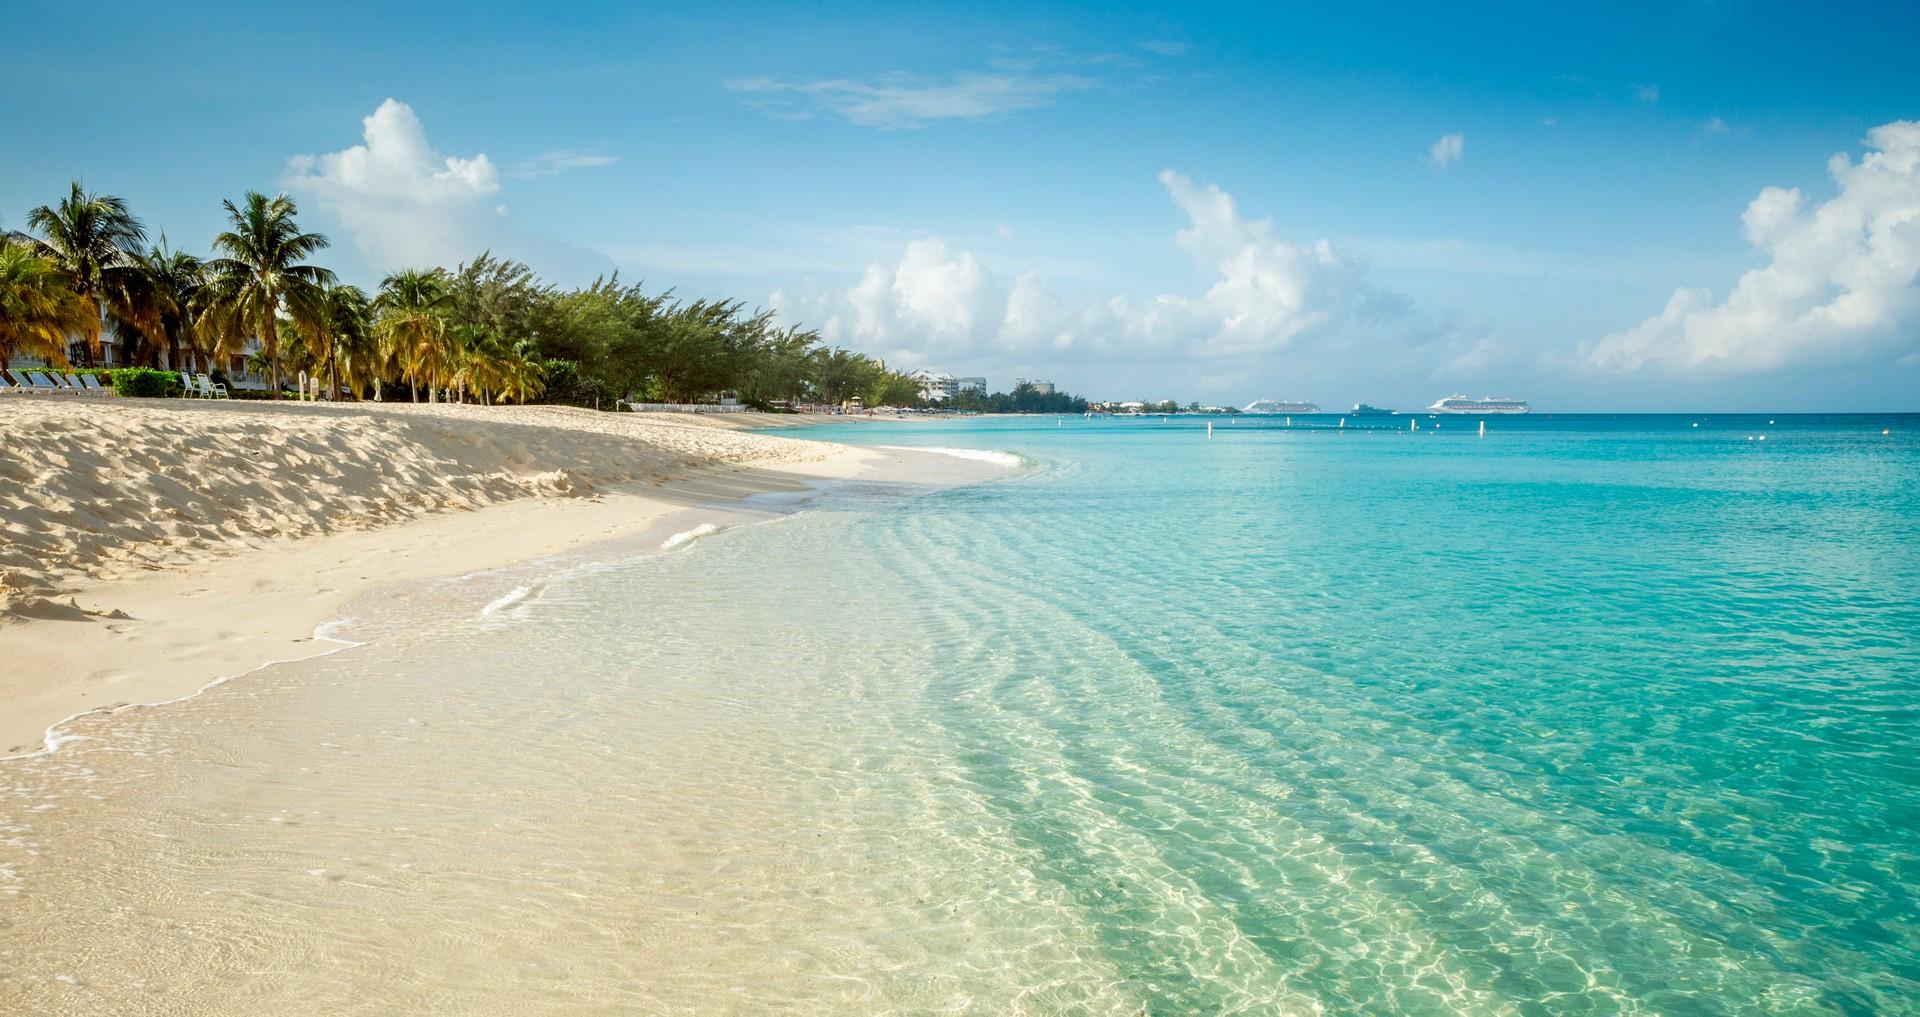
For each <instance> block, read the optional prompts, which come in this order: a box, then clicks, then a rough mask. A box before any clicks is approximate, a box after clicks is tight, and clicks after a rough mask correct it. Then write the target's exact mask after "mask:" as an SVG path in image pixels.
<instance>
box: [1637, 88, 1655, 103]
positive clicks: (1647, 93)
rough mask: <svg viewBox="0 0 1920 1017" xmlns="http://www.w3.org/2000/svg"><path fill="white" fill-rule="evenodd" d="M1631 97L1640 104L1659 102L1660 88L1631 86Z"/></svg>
mask: <svg viewBox="0 0 1920 1017" xmlns="http://www.w3.org/2000/svg"><path fill="white" fill-rule="evenodd" d="M1633 97H1634V98H1636V99H1638V100H1640V101H1641V102H1659V101H1660V86H1659V85H1635V86H1633Z"/></svg>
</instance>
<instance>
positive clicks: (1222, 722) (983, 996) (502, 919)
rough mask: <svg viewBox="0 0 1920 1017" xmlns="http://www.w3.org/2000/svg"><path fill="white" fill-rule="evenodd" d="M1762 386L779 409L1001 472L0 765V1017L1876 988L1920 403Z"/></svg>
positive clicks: (1909, 796) (1449, 1008)
mask: <svg viewBox="0 0 1920 1017" xmlns="http://www.w3.org/2000/svg"><path fill="white" fill-rule="evenodd" d="M1695 420H1699V421H1700V422H1701V427H1699V428H1694V427H1692V426H1691V425H1692V423H1693V422H1694V421H1695ZM1774 420H1775V423H1773V424H1768V423H1767V420H1766V418H1724V417H1700V418H1692V417H1684V418H1561V419H1554V420H1549V419H1546V418H1528V419H1521V420H1514V419H1500V420H1495V421H1493V422H1491V424H1490V431H1491V432H1492V433H1490V434H1489V435H1488V436H1487V437H1486V438H1484V439H1480V438H1475V437H1473V436H1471V435H1470V434H1469V433H1467V432H1468V430H1469V427H1470V425H1469V422H1466V421H1443V422H1442V423H1443V425H1445V426H1443V427H1442V429H1441V430H1440V431H1439V433H1437V434H1433V433H1422V434H1420V435H1417V436H1416V435H1411V434H1404V433H1401V432H1399V431H1397V430H1395V431H1385V430H1382V431H1377V432H1376V431H1367V432H1362V431H1354V432H1352V433H1347V434H1338V433H1326V432H1319V431H1313V432H1307V431H1303V430H1299V429H1294V430H1285V429H1279V428H1273V427H1263V426H1261V425H1260V424H1259V423H1256V422H1252V421H1239V422H1236V423H1234V424H1231V425H1228V424H1217V426H1216V429H1215V436H1214V438H1213V439H1212V440H1211V441H1209V440H1208V439H1207V438H1206V437H1205V435H1204V422H1203V421H1192V420H1178V421H1171V422H1168V421H1129V422H1086V421H1082V420H1079V419H1077V418H1066V419H1064V420H1059V421H1056V420H1055V419H1054V418H1039V419H1017V420H991V421H972V422H964V423H955V424H946V423H943V424H915V425H899V426H890V425H873V426H871V427H855V426H837V427H833V428H829V429H824V430H823V431H822V432H821V434H822V435H823V436H825V437H829V438H832V439H835V440H849V441H861V442H870V443H874V444H886V445H925V446H949V447H971V448H986V449H1003V450H1011V451H1016V452H1019V453H1021V454H1022V455H1024V456H1026V457H1028V458H1029V459H1030V460H1032V461H1033V462H1034V463H1035V466H1034V467H1033V468H1032V469H1029V470H1027V471H1024V472H1022V473H1021V474H1019V475H1018V476H1016V477H1015V478H1013V479H1010V480H1007V481H1002V482H998V483H993V484H988V485H984V486H980V487H974V488H969V489H964V490H958V491H950V492H945V493H942V494H937V495H932V496H928V497H921V498H913V497H904V496H902V495H901V494H899V493H897V492H876V493H875V495H874V496H873V497H869V498H860V497H845V498H837V499H828V500H826V501H824V502H823V503H822V504H821V506H820V507H819V508H818V509H816V510H815V511H813V512H810V513H806V514H803V515H801V516H798V517H794V518H791V519H786V520H782V521H779V522H776V523H772V524H768V525H762V526H750V527H742V528H737V529H731V530H724V531H722V532H720V533H718V534H714V535H712V536H708V537H705V538H704V539H701V540H698V541H696V542H693V543H691V544H688V545H687V546H685V547H682V548H680V549H678V550H675V551H674V552H672V553H669V554H665V555H658V556H652V557H645V558H637V559H636V558H630V557H625V556H620V555H609V556H608V558H607V560H606V561H605V562H603V563H600V564H597V565H594V566H591V567H587V568H579V569H574V570H572V571H570V572H567V573H564V574H561V575H510V574H509V575H500V576H490V577H486V580H485V582H484V583H478V584H475V585H476V588H475V589H471V590H468V589H465V588H462V587H460V586H459V584H449V585H447V586H446V587H444V588H441V589H438V590H433V591H428V594H427V595H423V596H421V597H419V598H416V602H415V603H414V604H413V606H412V607H411V608H410V610H416V611H418V612H419V616H420V617H422V618H426V617H435V618H441V619H443V620H442V621H441V622H440V623H438V624H435V625H432V626H426V627H410V626H408V625H406V624H402V623H401V622H402V621H404V619H396V618H394V617H383V618H381V619H379V624H378V625H375V626H363V629H365V630H368V631H373V630H376V629H377V631H378V633H379V634H380V638H379V639H378V640H377V641H375V642H374V643H372V644H370V645H368V646H364V647H361V648H359V649H355V650H351V651H347V652H344V653H340V654H336V655H334V656H331V657H327V658H323V659H319V660H314V661H307V662H303V663H300V664H296V665H290V666H285V667H278V668H274V669H270V670H269V671H265V672H261V673H260V674H257V675H254V676H250V677H249V678H248V679H246V680H244V681H240V682H234V683H230V684H228V685H226V686H222V687H220V688H219V689H216V690H214V691H213V692H210V693H209V694H207V695H205V696H202V697H200V698H199V699H196V700H193V701H190V702H187V703H181V704H177V705H175V706H172V707H168V708H165V709H161V710H149V711H136V712H132V713H126V714H121V715H117V716H116V717H114V718H110V719H109V720H106V721H101V722H97V723H95V724H93V725H91V726H90V727H87V728H85V729H84V730H82V732H81V733H84V734H87V735H89V736H91V740H88V741H83V742H77V743H75V744H73V745H71V746H69V747H68V748H67V749H66V750H65V751H63V752H62V753H60V754H58V755H56V756H53V757H49V758H44V759H38V760H29V761H25V762H17V763H11V764H6V765H5V766H0V1011H7V1010H8V1008H9V1006H11V1007H12V1008H13V1009H16V1010H18V1011H20V1012H55V1013H58V1012H67V1013H100V1012H173V1013H231V1012H249V1013H302V1012H328V1013H370V1014H371V1013H395V1012H401V1013H408V1012H419V1013H428V1012H463V1013H503V1014H504V1013H513V1014H528V1013H556V1014H558V1013H568V1014H571V1013H635V1012H639V1013H653V1012H658V1013H714V1012H767V1011H780V1012H812V1013H934V1012H974V1013H1152V1014H1176V1013H1217V1012H1245V1013H1351V1014H1389V1013H1391V1014H1398V1013H1404V1014H1429V1013H1433V1014H1438V1013H1550V1014H1566V1013H1617V1012H1628V1013H1668V1014H1696V1013H1698V1014H1711V1013H1795V1014H1824V1013H1913V1012H1920V1007H1917V1004H1916V1003H1915V999H1916V997H1920V920H1917V919H1916V917H1915V914H1916V911H1917V910H1920V909H1917V908H1916V900H1915V896H1916V889H1920V593H1917V591H1920V538H1916V535H1915V528H1914V527H1915V521H1916V517H1917V516H1920V420H1916V419H1915V418H1913V417H1905V418H1900V417H1888V418H1885V419H1881V418H1774ZM1421 423H1422V424H1423V425H1425V424H1428V423H1429V422H1428V421H1426V420H1424V419H1423V420H1422V421H1421ZM1399 426H1401V427H1404V426H1406V425H1405V422H1404V420H1403V421H1400V422H1399ZM1883 427H1889V428H1891V429H1892V432H1893V433H1892V434H1891V435H1888V436H1882V435H1881V434H1880V433H1879V432H1880V430H1881V428H1883ZM1762 433H1764V434H1766V435H1767V439H1768V440H1767V441H1766V442H1765V443H1761V442H1759V441H1758V440H1752V441H1749V440H1748V439H1749V437H1753V438H1755V439H1757V436H1758V435H1759V434H1762ZM522 586H524V587H526V589H527V592H526V593H525V594H524V595H523V596H521V597H520V598H518V599H515V600H512V601H510V602H509V603H506V604H504V605H501V606H499V607H496V608H495V610H494V611H493V612H491V613H488V614H484V615H483V614H482V613H481V612H482V610H483V608H484V606H485V605H488V604H491V603H497V602H498V601H499V600H500V599H501V598H502V597H503V596H504V595H506V594H508V593H510V592H511V591H513V590H514V589H516V588H518V587H522ZM478 587H484V589H481V588H478ZM454 613H457V615H458V619H459V620H457V621H454V622H451V623H448V622H446V621H445V620H444V619H445V618H447V617H449V616H450V615H452V614H454Z"/></svg>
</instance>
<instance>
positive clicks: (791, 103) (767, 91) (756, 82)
mask: <svg viewBox="0 0 1920 1017" xmlns="http://www.w3.org/2000/svg"><path fill="white" fill-rule="evenodd" d="M1093 85H1094V82H1093V81H1092V80H1091V79H1089V78H1085V77H1081V76H1079V75H1076V74H1034V73H1032V72H1030V71H1027V70H1025V69H1020V68H1007V69H1004V70H996V71H994V72H991V73H964V74H955V75H952V76H950V77H945V78H933V77H925V76H920V75H911V74H890V75H886V76H884V77H882V78H880V79H879V80H877V81H871V82H866V81H853V80H849V79H845V78H834V79H827V80H821V81H798V82H787V81H780V80H777V79H774V78H743V79H740V80H736V81H729V82H727V88H728V89H730V90H732V91H735V92H740V93H743V94H747V95H751V96H754V97H755V99H754V100H753V104H754V105H755V106H756V107H758V108H759V109H760V110H762V111H763V112H765V113H767V114H769V115H771V116H775V117H780V118H783V119H805V118H807V117H810V116H812V115H814V114H815V113H817V112H823V111H824V112H827V113H831V114H834V115H836V116H839V117H841V118H843V119H845V120H847V121H849V122H851V123H855V124H859V125H861V126H863V127H879V128H885V129H901V128H914V127H926V126H928V125H929V124H932V123H936V122H938V121H941V120H982V119H986V118H989V117H994V116H998V115H1000V114H1003V113H1012V112H1017V111H1019V110H1028V109H1038V108H1040V107H1042V106H1050V105H1052V104H1053V102H1054V100H1055V99H1056V98H1057V97H1058V96H1059V95H1060V94H1062V93H1064V92H1072V91H1077V90H1080V89H1086V88H1091V87H1093Z"/></svg>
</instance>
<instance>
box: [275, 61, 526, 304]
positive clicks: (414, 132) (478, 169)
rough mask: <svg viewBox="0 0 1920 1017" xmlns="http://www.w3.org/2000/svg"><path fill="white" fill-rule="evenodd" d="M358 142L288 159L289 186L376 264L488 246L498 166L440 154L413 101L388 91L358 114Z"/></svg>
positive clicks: (445, 259)
mask: <svg viewBox="0 0 1920 1017" xmlns="http://www.w3.org/2000/svg"><path fill="white" fill-rule="evenodd" d="M360 123H361V139H362V142H363V143H362V144H359V145H354V146H353V147H351V148H347V149H344V150H342V151H339V152H333V153H329V154H326V155H298V156H294V157H293V158H292V159H289V160H288V161H287V170H286V176H285V178H284V181H283V182H284V184H285V186H286V187H287V189H288V190H290V191H292V192H294V193H295V194H300V195H309V196H312V197H313V198H315V199H316V200H317V201H318V202H319V204H320V206H321V208H322V209H323V210H325V211H326V212H327V213H328V214H330V215H332V216H333V217H334V218H336V219H338V220H339V222H340V224H341V225H342V226H343V227H344V228H345V230H346V232H347V234H348V236H349V237H351V238H352V240H353V242H354V244H355V246H356V247H357V248H358V249H359V251H360V253H361V255H362V256H363V257H365V258H366V260H367V262H368V263H369V264H370V265H372V266H374V267H376V268H379V269H391V268H398V267H402V266H410V265H432V264H452V263H453V262H454V261H457V260H460V259H462V258H465V257H470V256H471V255H472V254H473V253H474V252H476V251H478V250H480V249H481V248H482V247H483V246H485V241H484V239H483V238H482V235H483V234H484V232H485V229H484V227H483V225H482V224H483V223H485V221H486V220H487V219H488V218H489V217H492V216H494V215H495V214H496V213H495V212H494V211H493V209H494V208H495V206H496V203H495V202H494V200H493V197H494V195H495V194H497V193H498V192H499V190H500V173H499V171H498V170H497V169H496V168H495V167H494V164H493V161H492V160H490V159H488V158H487V156H486V155H485V154H484V153H482V154H478V155H474V156H471V157H468V158H461V157H459V156H445V155H441V154H440V153H438V152H436V151H434V149H433V146H432V145H431V144H429V143H428V142H427V133H426V129H425V128H424V127H422V126H421V124H420V118H419V117H418V116H416V115H415V114H414V112H413V108H412V107H410V106H408V105H407V104H406V103H404V102H400V101H399V100H397V99H388V100H386V101H385V102H383V103H381V104H380V108H379V109H376V110H374V111H373V113H372V115H370V116H368V117H366V118H365V119H363V120H361V121H360Z"/></svg>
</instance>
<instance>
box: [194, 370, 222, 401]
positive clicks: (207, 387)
mask: <svg viewBox="0 0 1920 1017" xmlns="http://www.w3.org/2000/svg"><path fill="white" fill-rule="evenodd" d="M200 398H202V399H225V398H227V387H226V386H225V385H222V384H220V383H219V382H217V381H214V380H213V379H212V378H209V377H207V376H206V375H204V374H203V375H201V376H200Z"/></svg>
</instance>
